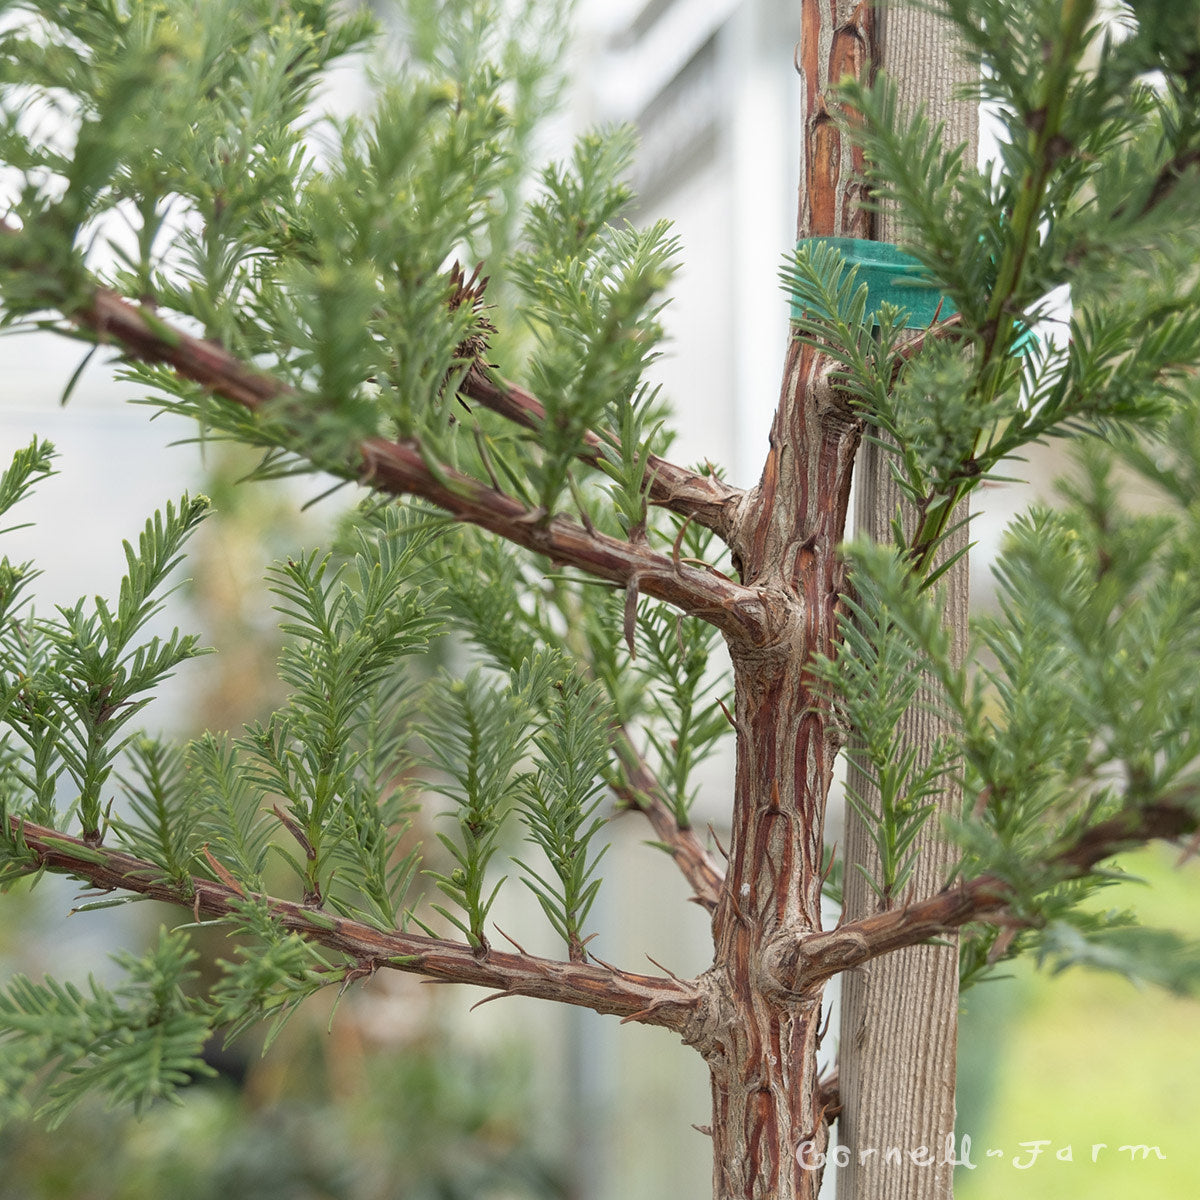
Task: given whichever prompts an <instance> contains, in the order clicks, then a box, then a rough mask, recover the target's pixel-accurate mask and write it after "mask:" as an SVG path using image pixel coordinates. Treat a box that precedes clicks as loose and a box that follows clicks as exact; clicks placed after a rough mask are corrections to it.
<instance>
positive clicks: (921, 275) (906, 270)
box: [792, 237, 1037, 354]
mask: <svg viewBox="0 0 1200 1200" xmlns="http://www.w3.org/2000/svg"><path fill="white" fill-rule="evenodd" d="M818 243H824V244H825V245H826V246H829V247H831V248H832V249H834V250H836V251H837V252H838V253H839V254H840V255H841V256H842V258H843V259H845V262H846V269H847V270H849V269H850V268H855V269H856V273H855V276H854V278H855V282H856V283H857V284H863V283H865V284H866V285H867V315H866V319H867V320H868V321H869V322H871V324H873V325H878V324H879V320H878V318H877V316H876V314H877V313H878V311H879V306H880V305H881V304H891V305H893V306H895V307H896V308H900V309H904V310H905V312H906V313H907V314H908V319H907V325H908V327H909V328H910V329H928V328H929V326H930V325H932V324H933V322H934V320H935V319H936V320H939V321H944V320H945V319H946V318H947V317H952V316H953V315H954V314H955V313H956V312H958V308H957V307H956V306H955V304H954V302H953V301H952V300H951V299H950V298H949V297H948V296H944V295H943V294H942V293H941V292H939V291H938V290H937V286H936V284H934V283H933V282H932V281H931V280H930V279H929V278H928V277H927V276H926V275H925V268H924V267H923V266H922V264H921V261H920V260H919V259H917V258H914V257H913V256H912V255H911V254H906V253H905V252H904V251H903V250H901V249H900V248H899V247H898V246H894V245H892V243H891V242H872V241H868V240H867V239H865V238H832V237H831V238H802V239H801V240H800V241H799V242H797V243H796V248H797V249H800V248H801V247H802V246H806V245H816V244H818ZM792 314H793V316H799V305H798V303H797V300H796V298H795V296H793V297H792ZM1036 341H1037V337H1036V335H1035V334H1034V333H1033V332H1032V331H1031V330H1029V329H1026V330H1024V331H1023V332H1022V334H1021V336H1020V338H1019V339H1018V340H1017V342H1016V343H1015V345H1014V346H1013V350H1014V352H1015V353H1017V354H1023V353H1025V352H1027V351H1028V350H1029V348H1030V347H1031V346H1032V345H1033V344H1034V343H1035V342H1036Z"/></svg>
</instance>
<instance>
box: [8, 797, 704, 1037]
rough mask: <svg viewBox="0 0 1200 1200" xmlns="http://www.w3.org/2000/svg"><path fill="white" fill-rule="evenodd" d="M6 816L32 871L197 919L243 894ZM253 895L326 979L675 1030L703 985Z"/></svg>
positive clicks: (219, 914)
mask: <svg viewBox="0 0 1200 1200" xmlns="http://www.w3.org/2000/svg"><path fill="white" fill-rule="evenodd" d="M7 824H8V828H7V830H6V831H5V833H6V835H7V836H8V837H10V838H12V839H14V841H15V842H16V843H17V845H19V846H21V847H23V849H24V850H25V851H26V852H27V854H28V858H29V862H30V865H31V867H33V869H35V870H36V869H39V868H45V869H48V870H51V871H56V872H58V873H60V874H64V875H72V876H75V877H76V878H79V879H83V880H85V881H86V882H87V883H88V884H89V886H91V887H93V888H99V889H100V890H102V891H114V890H120V891H126V892H135V893H137V894H138V895H141V896H147V897H149V898H151V899H154V900H162V901H164V902H165V903H167V904H174V905H177V906H178V907H180V908H185V909H190V910H191V911H192V912H193V913H194V914H195V917H196V920H197V921H198V920H200V918H201V917H202V916H206V917H214V918H218V919H220V918H223V917H228V916H229V915H230V914H232V913H234V912H235V911H236V909H237V907H238V905H239V904H241V903H243V902H244V901H245V900H246V899H247V896H246V894H245V893H244V892H242V891H241V890H240V889H239V888H237V887H234V886H231V885H230V884H228V883H222V882H217V881H215V880H211V879H201V878H198V877H189V878H188V879H187V880H186V881H185V882H182V883H179V882H171V881H170V880H167V879H165V878H164V877H163V873H162V871H161V870H160V869H159V868H158V867H156V866H155V865H154V864H153V863H150V862H146V861H145V860H144V859H140V858H137V857H136V856H134V855H132V854H127V853H126V852H125V851H123V850H114V849H110V848H109V847H107V846H98V845H94V844H92V843H89V842H88V841H86V840H84V839H83V838H76V837H71V836H70V835H69V834H65V833H59V832H58V831H57V830H54V829H47V828H45V827H44V826H41V825H35V824H33V823H32V822H29V821H24V820H22V819H21V818H19V817H9V818H8V819H7ZM255 899H260V900H263V901H265V902H266V903H267V904H268V906H269V908H270V911H271V916H272V917H273V918H274V920H275V921H277V922H278V923H279V925H280V926H282V927H283V928H284V929H286V930H288V931H289V932H291V933H298V934H300V935H301V936H302V937H304V938H306V939H308V940H309V941H312V942H315V943H317V944H318V945H322V946H326V947H328V948H329V949H330V950H333V951H335V952H336V953H337V954H341V955H346V956H347V957H348V958H349V959H351V960H352V963H351V965H350V967H349V968H348V970H349V974H348V975H346V976H343V975H340V974H335V975H334V976H333V977H332V979H333V982H337V981H339V980H340V979H342V978H343V977H345V978H353V977H354V976H356V975H367V974H370V973H371V972H373V971H376V970H379V969H384V968H387V969H391V970H396V971H408V972H412V973H413V974H417V975H423V976H425V977H427V978H430V979H435V980H438V981H439V982H443V983H467V984H474V985H476V986H478V987H484V988H491V989H494V993H495V995H496V996H534V997H538V998H540V999H543V1000H556V1001H558V1002H559V1003H561V1004H574V1005H578V1006H580V1007H582V1008H591V1009H594V1010H595V1011H596V1012H599V1013H606V1014H610V1015H613V1016H619V1017H621V1018H622V1020H625V1021H637V1022H640V1023H642V1024H646V1025H660V1026H664V1027H665V1028H667V1029H673V1030H675V1031H676V1032H678V1033H681V1034H683V1033H685V1032H686V1030H687V1029H688V1027H689V1025H690V1023H691V1022H693V1021H694V1019H695V1014H696V1011H697V1009H698V1007H699V1004H700V999H701V994H702V989H701V988H700V987H699V986H698V985H697V984H694V983H689V982H688V981H686V980H681V979H674V978H663V977H660V976H654V975H637V974H633V973H632V972H629V971H620V970H617V969H615V968H613V967H607V966H600V965H596V964H593V963H578V962H559V961H557V960H554V959H548V958H538V957H536V956H535V955H532V954H509V953H505V952H503V951H498V950H491V949H489V950H488V951H487V952H486V953H480V952H478V951H477V950H475V949H474V948H473V947H471V946H468V945H466V944H464V943H461V942H450V941H443V940H440V939H438V938H431V937H425V936H423V935H421V934H414V933H406V932H403V931H401V930H398V929H391V930H389V929H377V928H376V927H374V926H372V925H366V924H363V923H362V922H361V921H353V920H351V919H349V918H348V917H342V916H338V915H337V914H336V913H331V912H328V911H326V910H324V909H320V908H314V907H313V906H311V905H307V904H298V903H296V902H295V901H292V900H281V899H277V898H275V897H269V896H268V897H255Z"/></svg>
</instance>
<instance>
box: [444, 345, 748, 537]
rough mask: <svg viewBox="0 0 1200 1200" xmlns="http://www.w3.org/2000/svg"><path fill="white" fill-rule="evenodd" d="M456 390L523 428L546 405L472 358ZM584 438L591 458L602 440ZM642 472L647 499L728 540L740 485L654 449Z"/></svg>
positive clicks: (535, 423)
mask: <svg viewBox="0 0 1200 1200" xmlns="http://www.w3.org/2000/svg"><path fill="white" fill-rule="evenodd" d="M459 391H460V393H461V394H462V395H463V396H466V397H467V398H468V399H471V400H475V401H477V402H478V403H479V404H482V405H483V406H484V407H485V408H488V409H490V410H491V411H492V412H495V413H499V414H500V415H501V416H504V417H507V418H508V419H509V420H510V421H512V422H514V423H515V424H517V425H521V426H524V428H526V429H533V430H536V429H537V428H538V427H539V426H540V425H541V423H542V422H543V421H544V420H545V418H546V410H545V408H544V407H543V405H542V402H541V401H540V400H538V398H537V397H536V396H534V395H532V394H530V393H529V392H527V391H526V390H525V389H524V388H522V387H518V386H517V385H516V384H515V383H509V382H508V381H507V380H497V379H495V378H494V377H492V376H491V375H490V374H489V373H488V372H487V371H486V370H485V369H484V368H483V367H482V366H481V365H480V364H479V363H478V362H476V363H474V364H473V365H472V366H471V369H470V370H469V371H468V372H467V374H466V378H464V379H463V381H462V383H461V384H460V385H459ZM584 441H585V443H586V445H587V448H588V449H587V452H586V453H585V454H584V455H583V459H584V461H585V462H590V463H595V462H596V461H597V460H598V459H599V458H600V456H601V453H602V451H603V447H604V439H603V438H602V437H600V435H599V434H596V433H591V432H589V433H588V434H586V435H585V438H584ZM646 474H647V475H648V476H649V477H650V482H649V498H650V503H651V504H656V505H658V506H659V507H660V508H667V509H670V510H671V512H674V513H678V514H679V515H680V516H684V517H690V518H691V519H692V520H693V521H695V522H696V524H698V525H703V526H704V527H705V528H706V529H711V530H712V531H713V532H714V533H716V534H717V535H718V536H719V537H721V538H723V539H725V540H726V541H728V540H729V538H730V537H731V536H732V533H733V528H734V523H735V519H736V513H737V508H738V505H739V504H740V502H741V500H742V497H743V496H744V494H745V493H744V492H742V491H741V489H740V488H735V487H732V486H730V485H729V484H727V483H725V482H724V480H721V479H718V478H717V477H716V476H715V475H698V474H697V473H696V472H694V471H689V470H687V469H686V468H685V467H680V466H677V465H676V464H675V463H673V462H668V461H667V460H666V459H665V458H660V457H659V456H658V455H657V454H651V455H650V456H649V457H648V458H647V461H646Z"/></svg>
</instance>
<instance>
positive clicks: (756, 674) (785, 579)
mask: <svg viewBox="0 0 1200 1200" xmlns="http://www.w3.org/2000/svg"><path fill="white" fill-rule="evenodd" d="M859 436H860V424H859V421H858V420H857V419H856V418H855V417H854V416H853V415H852V413H851V412H850V409H849V406H848V404H847V402H846V400H845V398H844V397H841V396H839V395H838V394H837V392H836V391H835V390H834V389H833V388H831V387H830V385H829V380H828V376H827V371H826V364H825V362H824V360H823V359H822V358H821V356H820V355H819V354H817V353H816V352H815V351H814V350H812V349H811V348H810V347H806V346H802V345H801V344H800V343H799V342H793V343H792V344H791V346H790V347H789V350H788V356H787V362H786V367H785V375H784V385H783V389H782V395H781V401H780V405H779V410H778V412H777V414H776V419H775V424H774V427H773V429H772V432H771V448H770V453H769V455H768V458H767V462H766V466H765V467H764V470H763V474H762V479H761V481H760V483H759V485H758V487H757V488H756V489H755V490H754V491H753V492H752V493H751V495H750V498H749V501H748V504H747V519H746V522H745V524H744V525H743V526H742V527H741V529H740V530H739V531H738V535H737V536H736V537H735V539H734V546H735V551H736V553H737V555H738V561H739V563H740V566H741V570H742V573H743V579H744V580H746V581H747V582H750V581H753V585H754V586H755V587H757V588H759V589H760V590H761V591H762V592H763V593H764V594H765V595H767V596H768V597H770V598H772V599H773V600H775V602H776V603H777V604H778V606H779V609H780V611H781V612H784V613H786V614H787V620H786V622H784V623H783V628H784V633H783V635H782V636H781V637H780V638H779V639H778V640H777V641H775V642H774V643H773V644H771V645H767V646H762V647H753V648H752V647H749V646H746V645H737V644H733V643H731V647H730V649H731V654H732V659H733V667H734V676H735V686H736V712H737V717H736V720H737V729H738V762H737V773H736V784H735V791H734V815H733V833H732V840H731V844H730V852H729V853H730V861H729V868H728V871H727V872H726V882H725V890H724V892H723V893H722V896H721V901H720V903H719V905H718V907H717V911H716V914H715V917H714V922H713V930H714V938H715V941H716V963H717V966H716V967H714V969H713V972H712V973H711V975H710V980H711V982H712V983H713V986H714V987H715V989H716V993H717V996H718V1001H717V1004H716V1006H715V1007H716V1010H717V1012H718V1013H719V1014H720V1016H719V1019H717V1020H716V1021H714V1026H715V1027H714V1028H713V1029H712V1030H711V1031H710V1033H709V1036H708V1038H707V1040H706V1041H705V1042H704V1043H703V1044H702V1045H701V1050H702V1052H703V1053H704V1054H705V1056H706V1058H707V1060H708V1063H709V1067H710V1069H711V1072H712V1088H713V1139H714V1147H713V1149H714V1155H715V1158H714V1162H715V1166H714V1181H715V1186H714V1193H715V1195H716V1196H717V1197H719V1198H720V1200H725V1198H732V1197H739V1198H741V1197H747V1198H748V1197H762V1198H764V1200H765V1198H766V1197H778V1198H791V1197H805V1198H807V1197H813V1196H815V1195H816V1190H817V1188H818V1187H819V1184H820V1174H819V1172H814V1171H811V1170H806V1169H804V1168H803V1167H802V1166H801V1162H800V1160H799V1159H798V1157H797V1151H798V1149H799V1148H800V1144H801V1143H803V1142H812V1143H814V1146H815V1148H816V1149H818V1150H819V1149H822V1148H823V1146H824V1143H825V1139H826V1132H827V1131H826V1119H825V1113H824V1111H823V1106H822V1101H821V1090H820V1088H819V1087H818V1084H817V1060H816V1055H817V1048H818V1045H819V1028H820V1020H821V1013H820V992H819V990H817V991H814V992H813V993H810V994H809V995H806V996H804V997H797V996H795V995H792V996H787V995H785V994H784V993H782V992H781V991H780V990H779V989H778V987H777V986H776V985H775V984H774V981H773V977H772V971H771V963H770V961H769V956H770V952H771V948H772V946H773V945H774V944H776V943H777V941H778V939H780V938H781V937H782V938H785V939H787V938H795V937H799V936H802V935H803V934H806V933H807V934H811V933H812V932H814V931H816V930H819V929H820V923H821V918H820V904H821V897H820V891H821V866H822V853H823V844H822V829H823V826H824V816H825V812H824V810H825V801H826V797H827V796H828V793H829V787H830V783H831V781H832V778H833V768H834V760H835V758H836V756H837V752H838V749H839V746H840V744H841V740H842V734H841V730H840V727H839V725H838V723H837V720H836V718H835V716H834V714H833V712H832V710H831V707H830V703H829V698H828V695H827V694H826V691H825V689H824V688H823V687H822V686H821V685H820V684H818V683H817V681H816V680H814V679H813V678H812V676H811V674H810V673H809V671H808V664H809V663H810V662H811V659H812V656H813V655H814V654H819V653H822V654H828V653H831V652H832V651H833V648H834V644H835V639H836V637H837V612H838V597H839V594H840V592H841V587H842V580H843V574H842V573H843V566H842V562H841V559H840V557H839V555H838V553H837V547H838V544H839V542H840V541H841V540H842V537H843V535H844V530H845V521H846V509H847V504H848V500H849V489H850V478H851V472H852V468H853V463H854V452H855V449H856V448H857V445H858V441H859Z"/></svg>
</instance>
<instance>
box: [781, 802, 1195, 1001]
mask: <svg viewBox="0 0 1200 1200" xmlns="http://www.w3.org/2000/svg"><path fill="white" fill-rule="evenodd" d="M1188 798H1191V797H1190V794H1189V797H1188ZM1182 799H1184V798H1183V797H1179V798H1178V800H1182ZM1198 827H1200V817H1198V816H1197V814H1196V812H1195V811H1194V809H1192V808H1189V807H1187V806H1185V804H1183V803H1180V802H1177V800H1175V799H1173V800H1169V801H1164V802H1161V803H1158V804H1149V805H1146V806H1145V807H1143V808H1138V809H1133V810H1130V811H1128V812H1124V813H1121V814H1119V815H1117V816H1115V817H1112V818H1110V819H1109V820H1107V821H1102V822H1100V823H1098V824H1096V825H1093V826H1092V827H1091V828H1089V829H1086V830H1084V832H1083V833H1082V834H1080V836H1079V837H1078V838H1076V839H1075V840H1074V841H1073V842H1072V843H1071V844H1070V845H1069V846H1068V847H1066V848H1065V849H1063V850H1061V851H1060V852H1059V853H1057V854H1056V855H1054V857H1053V858H1052V859H1051V860H1050V863H1049V868H1050V870H1051V871H1052V872H1053V873H1054V874H1056V875H1057V876H1058V877H1059V878H1061V879H1064V880H1065V879H1074V878H1078V877H1079V876H1081V875H1084V874H1086V873H1087V872H1088V871H1090V870H1091V869H1092V867H1094V866H1095V865H1096V864H1097V863H1098V862H1100V861H1102V860H1103V859H1106V858H1109V857H1111V856H1112V855H1114V854H1118V853H1120V852H1121V851H1123V850H1129V849H1132V848H1134V847H1136V846H1141V845H1144V844H1145V843H1147V842H1151V841H1156V840H1160V839H1161V840H1165V841H1174V840H1175V839H1177V838H1180V837H1183V836H1184V835H1185V834H1189V833H1194V832H1195V831H1196V829H1197V828H1198ZM1018 901H1019V896H1018V894H1017V892H1016V890H1015V889H1014V888H1013V886H1012V885H1011V884H1010V883H1008V882H1007V881H1006V880H1003V879H1001V878H1000V877H999V876H997V875H991V874H986V875H980V876H978V877H976V878H975V879H970V880H962V881H959V882H958V883H954V884H951V885H949V886H948V887H946V888H945V889H943V890H942V891H941V892H939V893H938V894H937V895H936V896H931V897H929V899H927V900H920V901H917V902H916V903H913V904H906V905H905V906H904V907H903V908H894V909H888V910H886V911H884V912H879V913H873V914H872V915H871V916H868V917H863V918H862V919H861V920H858V921H848V922H847V923H846V924H844V925H840V926H838V927H837V928H836V929H831V930H828V931H827V932H823V933H814V934H809V935H806V936H801V937H799V938H790V939H788V940H787V941H785V942H782V943H780V944H779V945H777V946H776V947H775V948H774V949H773V950H772V952H771V959H772V974H773V976H774V978H775V980H776V982H777V983H778V985H779V986H780V987H781V988H782V989H783V990H784V991H787V992H794V993H801V992H808V991H811V990H812V989H814V988H819V987H821V986H822V985H823V984H824V983H825V981H826V980H827V979H829V978H830V977H831V976H833V975H836V974H837V973H838V972H839V971H846V970H849V969H851V968H852V967H858V966H861V965H862V964H863V963H865V962H869V961H870V960H871V959H873V958H878V957H879V956H880V955H882V954H887V953H889V952H891V951H893V950H900V949H902V948H903V947H905V946H916V945H920V944H921V943H922V942H928V941H930V940H931V939H932V938H937V937H940V936H942V935H943V934H946V933H950V932H951V931H953V930H955V929H958V928H959V927H960V926H962V925H967V924H969V923H970V922H972V921H988V920H993V921H994V920H997V919H999V918H1010V919H1011V918H1013V917H1016V918H1017V919H1018V920H1020V918H1019V916H1018V915H1017V914H1016V913H1014V911H1013V909H1014V906H1015V905H1016V904H1017V902H1018Z"/></svg>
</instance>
